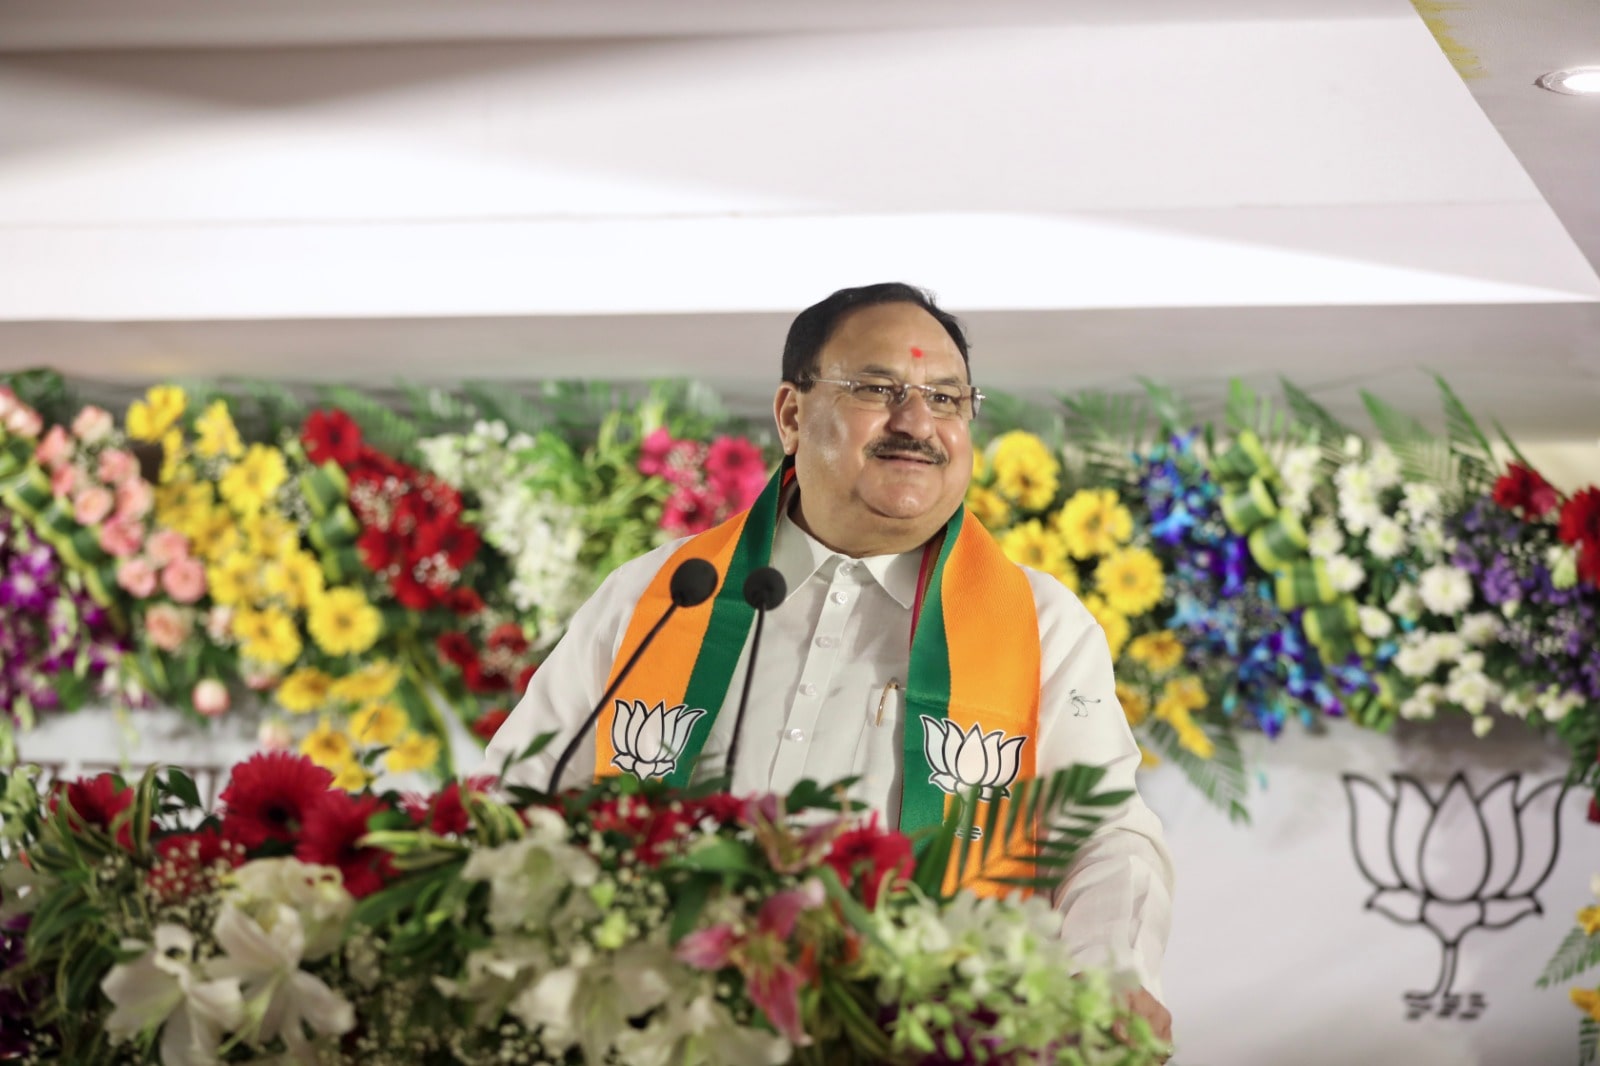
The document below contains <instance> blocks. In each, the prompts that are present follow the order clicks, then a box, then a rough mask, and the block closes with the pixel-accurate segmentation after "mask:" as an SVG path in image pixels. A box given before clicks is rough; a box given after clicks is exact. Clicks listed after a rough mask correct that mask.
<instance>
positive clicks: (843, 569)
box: [839, 559, 856, 574]
mask: <svg viewBox="0 0 1600 1066" xmlns="http://www.w3.org/2000/svg"><path fill="white" fill-rule="evenodd" d="M855 568H856V564H855V563H853V562H851V561H850V560H849V559H846V560H845V561H844V562H842V563H840V564H839V573H841V574H850V573H854V572H855Z"/></svg>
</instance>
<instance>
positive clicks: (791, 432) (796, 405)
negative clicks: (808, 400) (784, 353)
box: [772, 381, 805, 455]
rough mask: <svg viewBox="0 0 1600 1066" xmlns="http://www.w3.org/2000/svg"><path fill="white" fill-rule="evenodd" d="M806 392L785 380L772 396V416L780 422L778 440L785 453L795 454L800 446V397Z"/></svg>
mask: <svg viewBox="0 0 1600 1066" xmlns="http://www.w3.org/2000/svg"><path fill="white" fill-rule="evenodd" d="M804 395H805V394H804V393H802V392H801V391H800V390H799V389H797V388H795V387H794V384H793V383H792V382H788V381H785V382H783V383H782V384H780V385H779V386H778V392H777V395H775V396H773V398H772V417H773V421H775V422H777V424H778V440H779V442H780V443H782V445H783V454H784V455H793V454H794V453H795V450H796V449H797V448H799V446H800V398H801V397H802V396H804Z"/></svg>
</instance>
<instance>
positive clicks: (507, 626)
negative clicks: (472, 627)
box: [488, 622, 528, 655]
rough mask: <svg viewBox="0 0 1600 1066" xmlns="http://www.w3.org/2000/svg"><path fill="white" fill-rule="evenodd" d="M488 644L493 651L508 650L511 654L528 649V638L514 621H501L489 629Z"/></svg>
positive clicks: (520, 652) (517, 653) (519, 653)
mask: <svg viewBox="0 0 1600 1066" xmlns="http://www.w3.org/2000/svg"><path fill="white" fill-rule="evenodd" d="M488 644H489V647H490V648H491V649H493V650H494V651H509V652H511V654H513V655H521V654H522V653H523V652H525V651H527V650H528V638H527V637H526V636H525V635H524V634H523V632H522V627H521V626H519V625H517V623H515V622H502V623H500V624H499V625H497V626H495V627H494V628H493V629H492V630H490V631H489V641H488Z"/></svg>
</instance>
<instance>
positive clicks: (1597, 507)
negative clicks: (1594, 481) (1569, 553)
mask: <svg viewBox="0 0 1600 1066" xmlns="http://www.w3.org/2000/svg"><path fill="white" fill-rule="evenodd" d="M1557 533H1558V534H1559V535H1560V537H1561V539H1562V540H1563V541H1565V542H1566V543H1568V544H1589V543H1600V489H1597V488H1593V487H1591V488H1587V489H1584V490H1583V491H1581V492H1575V493H1573V494H1572V499H1570V500H1568V501H1567V503H1566V506H1564V507H1562V508H1561V525H1560V527H1559V528H1558V530H1557Z"/></svg>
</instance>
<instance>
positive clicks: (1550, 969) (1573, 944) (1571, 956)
mask: <svg viewBox="0 0 1600 1066" xmlns="http://www.w3.org/2000/svg"><path fill="white" fill-rule="evenodd" d="M1596 966H1600V933H1596V934H1595V935H1594V936H1589V935H1588V934H1586V933H1585V932H1584V931H1583V929H1582V928H1580V927H1578V926H1574V927H1573V928H1572V929H1571V930H1570V931H1569V932H1568V933H1567V938H1566V939H1565V940H1563V941H1562V942H1561V946H1560V947H1559V948H1557V949H1556V953H1555V957H1554V958H1552V959H1551V960H1550V961H1549V962H1548V963H1546V964H1545V967H1544V973H1543V974H1541V975H1540V977H1539V980H1538V981H1537V982H1536V983H1537V985H1538V987H1540V988H1549V987H1550V986H1551V985H1560V984H1566V983H1567V982H1568V981H1570V980H1572V979H1573V978H1574V977H1576V976H1577V975H1578V974H1580V973H1582V972H1584V971H1585V970H1589V969H1593V968H1594V967H1596Z"/></svg>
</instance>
